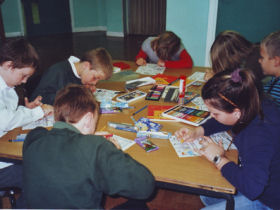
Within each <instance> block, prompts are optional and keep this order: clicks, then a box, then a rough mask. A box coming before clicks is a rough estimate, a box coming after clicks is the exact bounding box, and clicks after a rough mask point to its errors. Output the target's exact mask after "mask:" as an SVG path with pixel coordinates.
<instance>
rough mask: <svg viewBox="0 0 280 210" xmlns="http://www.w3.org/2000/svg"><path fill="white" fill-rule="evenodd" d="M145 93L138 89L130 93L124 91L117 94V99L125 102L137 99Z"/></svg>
mask: <svg viewBox="0 0 280 210" xmlns="http://www.w3.org/2000/svg"><path fill="white" fill-rule="evenodd" d="M146 95H147V94H146V93H145V92H142V91H140V90H135V91H132V92H130V93H126V94H124V95H121V96H118V97H117V100H118V101H121V102H127V103H130V102H132V101H136V100H139V99H141V98H144V97H145V96H146Z"/></svg>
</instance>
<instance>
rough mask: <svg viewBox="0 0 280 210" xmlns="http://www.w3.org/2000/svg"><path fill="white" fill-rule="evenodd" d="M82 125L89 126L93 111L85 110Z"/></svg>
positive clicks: (90, 125) (91, 121)
mask: <svg viewBox="0 0 280 210" xmlns="http://www.w3.org/2000/svg"><path fill="white" fill-rule="evenodd" d="M83 118H84V126H85V127H86V128H91V127H92V123H93V113H91V112H87V113H86V114H85V115H84V116H83Z"/></svg>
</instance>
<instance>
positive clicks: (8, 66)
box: [2, 61, 13, 70]
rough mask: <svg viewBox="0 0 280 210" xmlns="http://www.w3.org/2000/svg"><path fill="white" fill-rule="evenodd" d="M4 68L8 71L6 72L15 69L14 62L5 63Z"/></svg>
mask: <svg viewBox="0 0 280 210" xmlns="http://www.w3.org/2000/svg"><path fill="white" fill-rule="evenodd" d="M2 66H3V67H4V68H5V69H6V70H8V69H10V70H11V69H13V62H12V61H5V62H4V63H3V64H2Z"/></svg>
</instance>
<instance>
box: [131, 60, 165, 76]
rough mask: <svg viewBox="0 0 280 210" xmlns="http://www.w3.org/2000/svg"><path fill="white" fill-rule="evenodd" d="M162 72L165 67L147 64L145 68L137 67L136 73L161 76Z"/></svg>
mask: <svg viewBox="0 0 280 210" xmlns="http://www.w3.org/2000/svg"><path fill="white" fill-rule="evenodd" d="M164 70H165V67H161V66H158V65H157V64H153V63H147V64H146V65H145V66H139V67H138V68H137V70H136V72H137V73H138V74H146V75H156V74H163V72H164Z"/></svg>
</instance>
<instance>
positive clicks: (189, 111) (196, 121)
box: [162, 104, 210, 126]
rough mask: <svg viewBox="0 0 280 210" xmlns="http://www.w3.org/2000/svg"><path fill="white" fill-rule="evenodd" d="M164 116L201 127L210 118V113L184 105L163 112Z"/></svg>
mask: <svg viewBox="0 0 280 210" xmlns="http://www.w3.org/2000/svg"><path fill="white" fill-rule="evenodd" d="M162 116H164V117H167V118H171V119H174V120H177V121H181V122H184V123H187V124H190V125H194V126H199V125H201V124H202V123H204V122H205V121H206V120H208V119H209V118H210V113H209V112H208V111H204V110H199V109H193V108H190V107H187V106H186V105H184V104H179V105H177V106H174V107H172V108H171V109H168V110H167V111H165V112H163V113H162Z"/></svg>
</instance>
